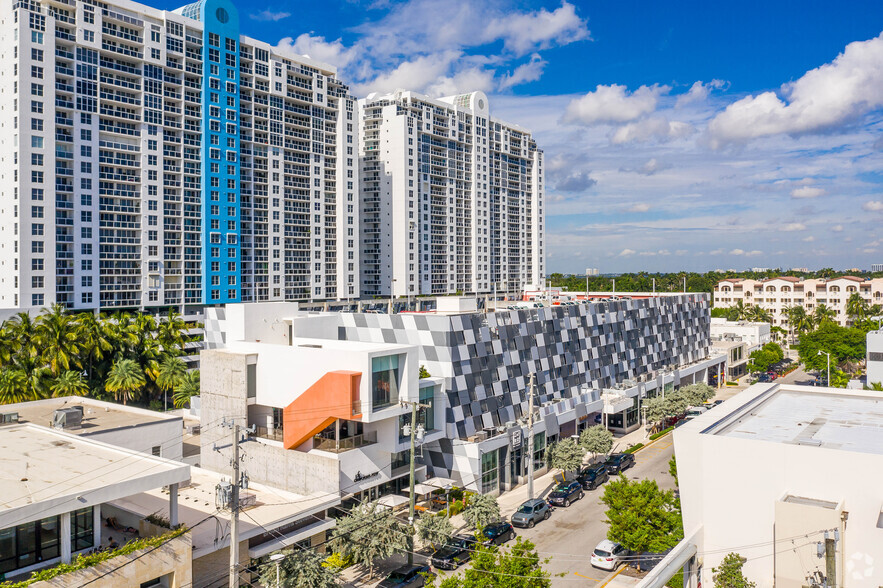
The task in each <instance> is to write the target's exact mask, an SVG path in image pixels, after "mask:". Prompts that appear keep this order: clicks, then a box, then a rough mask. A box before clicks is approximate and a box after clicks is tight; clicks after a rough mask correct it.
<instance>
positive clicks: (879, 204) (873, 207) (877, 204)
mask: <svg viewBox="0 0 883 588" xmlns="http://www.w3.org/2000/svg"><path fill="white" fill-rule="evenodd" d="M862 208H863V209H864V210H867V211H868V212H880V211H881V210H883V200H868V201H867V202H865V203H864V204H862Z"/></svg>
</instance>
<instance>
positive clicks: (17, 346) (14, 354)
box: [3, 312, 37, 363]
mask: <svg viewBox="0 0 883 588" xmlns="http://www.w3.org/2000/svg"><path fill="white" fill-rule="evenodd" d="M3 326H4V331H5V332H4V340H5V341H4V342H8V349H9V352H8V354H9V357H8V358H7V357H3V362H4V363H12V362H14V361H15V360H16V359H17V358H20V357H22V356H30V357H34V356H36V355H37V348H36V346H35V344H34V339H35V338H34V330H35V326H34V321H33V319H32V318H31V315H29V314H28V313H26V312H19V313H17V314H16V315H15V316H13V317H12V318H10V319H9V320H8V321H6V322H5V323H3Z"/></svg>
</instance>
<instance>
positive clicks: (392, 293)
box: [388, 278, 396, 314]
mask: <svg viewBox="0 0 883 588" xmlns="http://www.w3.org/2000/svg"><path fill="white" fill-rule="evenodd" d="M395 282H396V279H395V278H390V280H389V312H388V314H392V301H393V297H394V296H395V294H394V290H393V287H394V286H393V284H395Z"/></svg>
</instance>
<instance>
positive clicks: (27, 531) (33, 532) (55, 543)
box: [0, 295, 92, 574]
mask: <svg viewBox="0 0 883 588" xmlns="http://www.w3.org/2000/svg"><path fill="white" fill-rule="evenodd" d="M41 296H42V295H41ZM89 510H92V509H91V508H90V509H89ZM60 529H61V517H58V516H54V517H49V518H45V519H43V520H40V521H32V522H30V523H25V524H23V525H17V526H15V527H10V528H8V529H2V530H0V574H2V573H7V572H11V571H13V570H17V569H19V568H23V567H27V566H31V565H34V564H36V563H38V562H41V561H46V560H48V559H52V558H55V557H58V556H59V555H61V544H60V540H59V536H58V533H59V530H60Z"/></svg>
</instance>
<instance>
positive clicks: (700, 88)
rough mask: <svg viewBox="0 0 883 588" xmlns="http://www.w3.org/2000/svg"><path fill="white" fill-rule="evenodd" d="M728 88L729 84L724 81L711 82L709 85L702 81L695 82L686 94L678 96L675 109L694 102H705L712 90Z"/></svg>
mask: <svg viewBox="0 0 883 588" xmlns="http://www.w3.org/2000/svg"><path fill="white" fill-rule="evenodd" d="M726 86H727V83H726V82H725V81H723V80H711V81H710V82H708V83H707V84H703V83H702V82H701V81H699V82H694V83H693V85H692V86H690V89H689V90H688V91H687V92H686V93H685V94H681V95H680V96H678V99H677V101H676V102H675V108H680V107H682V106H686V105H687V104H692V103H693V102H704V101H705V100H706V99H707V98H708V94H709V93H710V92H711V90H712V89H720V88H724V87H726Z"/></svg>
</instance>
